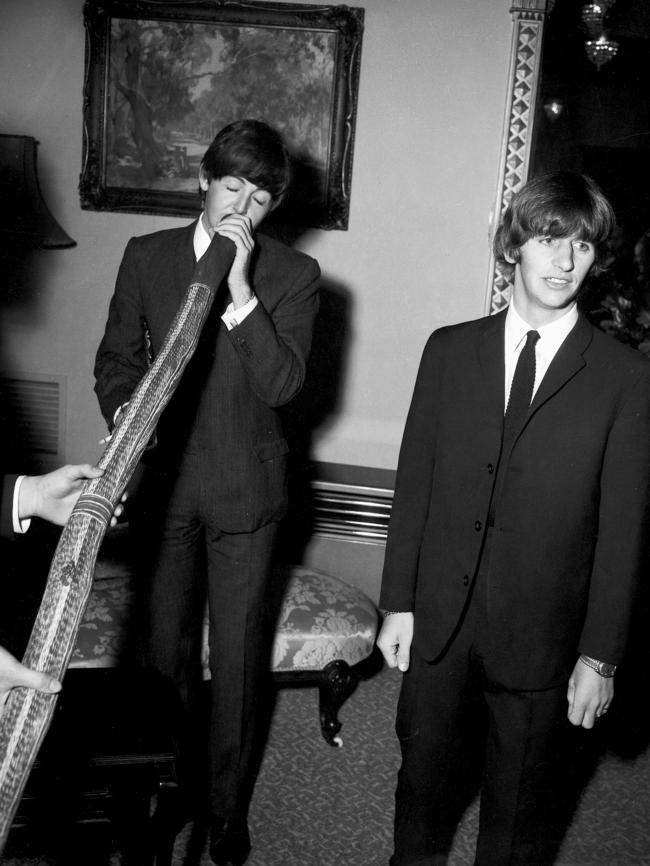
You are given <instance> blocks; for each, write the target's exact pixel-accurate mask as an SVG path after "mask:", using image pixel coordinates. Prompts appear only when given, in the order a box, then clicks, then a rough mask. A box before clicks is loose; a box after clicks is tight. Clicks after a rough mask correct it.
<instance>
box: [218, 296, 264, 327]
mask: <svg viewBox="0 0 650 866" xmlns="http://www.w3.org/2000/svg"><path fill="white" fill-rule="evenodd" d="M256 306H257V297H256V296H255V295H253V297H252V298H251V299H250V301H249V302H248V303H247V304H244V306H243V307H239V308H238V309H237V310H236V309H235V308H234V306H233V304H232V301H231V302H230V303H229V304H228V307H227V308H226V312H225V313H224V314H223V316H222V317H221V320H222V322H224V324H225V326H226V328H228V330H229V331H232V329H233V328H236V327H237V325H241V323H242V322H243V321H244V319H245V318H246V316H249V315H250V314H251V313H252V312H253V310H254V309H255V307H256Z"/></svg>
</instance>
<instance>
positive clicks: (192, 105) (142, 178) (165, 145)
mask: <svg viewBox="0 0 650 866" xmlns="http://www.w3.org/2000/svg"><path fill="white" fill-rule="evenodd" d="M335 39H336V37H335V35H334V34H333V33H330V32H327V31H316V30H314V31H309V30H300V29H289V28H279V27H263V26H256V27H237V26H228V27H225V26H219V25H216V24H215V25H212V24H197V23H182V22H181V23H179V22H171V21H145V20H135V19H126V18H122V19H114V20H113V21H112V28H111V43H110V62H109V93H108V106H107V182H108V184H109V185H112V186H122V187H125V186H126V187H140V188H148V189H160V190H190V191H194V190H195V189H196V185H197V184H196V177H197V171H198V166H199V163H200V159H201V157H202V155H203V153H204V152H205V149H206V148H207V146H208V144H209V143H210V141H211V140H212V138H213V137H214V135H215V134H216V132H217V131H218V130H219V129H221V128H222V127H223V126H224V125H226V124H227V123H230V122H232V121H233V120H237V119H240V118H243V117H253V118H259V119H264V120H266V121H267V122H269V123H271V124H272V125H273V126H275V127H276V128H277V129H279V130H280V131H281V132H282V133H283V134H284V136H285V138H286V140H287V142H288V143H289V146H290V147H291V149H292V150H293V152H294V154H297V155H299V156H300V158H301V160H302V161H303V163H309V164H310V165H311V167H312V170H313V171H314V173H315V174H317V175H318V177H319V179H320V181H321V183H322V182H323V181H324V178H325V174H326V170H327V157H328V148H329V140H330V128H331V117H330V111H331V103H332V89H333V80H334V54H335V48H336V44H335Z"/></svg>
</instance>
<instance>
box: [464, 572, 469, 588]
mask: <svg viewBox="0 0 650 866" xmlns="http://www.w3.org/2000/svg"><path fill="white" fill-rule="evenodd" d="M468 584H469V575H467V574H466V575H465V577H464V578H463V586H467V585H468Z"/></svg>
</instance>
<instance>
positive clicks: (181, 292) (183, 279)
mask: <svg viewBox="0 0 650 866" xmlns="http://www.w3.org/2000/svg"><path fill="white" fill-rule="evenodd" d="M196 223H197V221H196V220H194V222H193V223H191V224H190V225H188V226H186V227H185V230H184V232H183V233H182V234H181V235H180V236H179V239H178V246H177V247H176V248H175V249H174V250H173V251H171V252H172V263H171V267H172V273H173V278H172V283H173V290H174V293H175V295H176V298H177V301H178V303H177V308H178V306H180V304H181V302H182V300H183V298H184V297H185V292H186V291H187V287H188V286H189V284H190V280H191V279H192V274H193V272H194V265H195V264H196V257H195V255H194V229H195V227H196Z"/></svg>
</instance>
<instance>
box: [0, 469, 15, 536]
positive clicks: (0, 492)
mask: <svg viewBox="0 0 650 866" xmlns="http://www.w3.org/2000/svg"><path fill="white" fill-rule="evenodd" d="M17 478H18V476H17V475H2V476H1V477H0V538H12V537H13V534H14V525H13V518H12V509H13V502H14V487H15V486H16V479H17Z"/></svg>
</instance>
